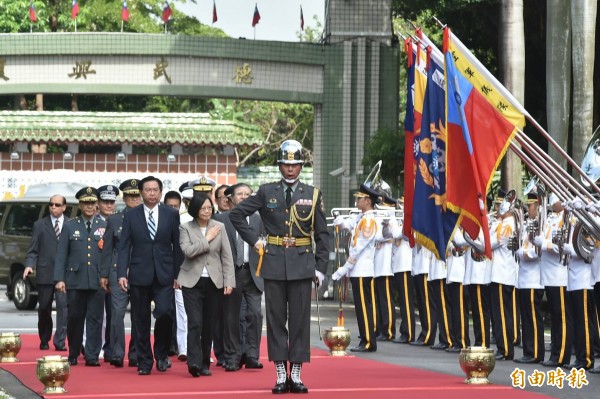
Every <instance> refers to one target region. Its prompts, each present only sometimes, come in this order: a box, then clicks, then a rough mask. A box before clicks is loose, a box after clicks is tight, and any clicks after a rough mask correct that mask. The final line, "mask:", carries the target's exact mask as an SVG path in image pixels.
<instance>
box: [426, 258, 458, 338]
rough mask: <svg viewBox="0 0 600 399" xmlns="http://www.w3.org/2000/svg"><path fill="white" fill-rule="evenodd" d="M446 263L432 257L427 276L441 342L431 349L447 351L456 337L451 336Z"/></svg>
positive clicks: (450, 312)
mask: <svg viewBox="0 0 600 399" xmlns="http://www.w3.org/2000/svg"><path fill="white" fill-rule="evenodd" d="M447 275H448V272H447V270H446V262H445V261H442V260H439V259H436V257H435V256H433V257H432V259H431V262H430V263H429V274H428V276H427V279H428V284H429V288H430V291H431V297H432V299H433V302H434V303H435V310H436V311H435V314H436V318H435V320H434V323H436V325H437V327H438V328H439V334H438V339H439V342H438V343H437V344H435V345H431V346H430V348H431V349H437V350H445V349H448V348H450V347H452V346H453V345H454V339H453V338H454V337H452V334H451V327H450V326H451V325H452V311H451V310H450V301H449V298H448V292H447V290H446V276H447Z"/></svg>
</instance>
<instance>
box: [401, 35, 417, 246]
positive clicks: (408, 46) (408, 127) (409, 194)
mask: <svg viewBox="0 0 600 399" xmlns="http://www.w3.org/2000/svg"><path fill="white" fill-rule="evenodd" d="M404 51H405V52H406V55H407V58H408V63H407V70H406V108H405V109H406V113H405V115H404V225H403V226H402V232H403V234H404V235H405V236H406V237H408V240H409V243H410V246H411V247H414V245H415V239H414V236H413V234H412V210H413V195H414V192H415V165H414V163H415V157H414V155H413V139H414V136H415V115H414V112H415V109H414V105H413V101H414V98H413V97H414V85H415V62H414V61H415V58H416V54H415V44H414V42H413V41H412V39H411V38H410V37H407V38H406V39H405V40H404Z"/></svg>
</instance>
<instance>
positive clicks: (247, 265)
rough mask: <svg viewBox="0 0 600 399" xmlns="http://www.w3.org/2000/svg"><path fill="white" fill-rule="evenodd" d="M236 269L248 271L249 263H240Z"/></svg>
mask: <svg viewBox="0 0 600 399" xmlns="http://www.w3.org/2000/svg"><path fill="white" fill-rule="evenodd" d="M236 267H237V268H238V269H249V268H250V263H248V262H246V263H242V264H241V265H239V266H236Z"/></svg>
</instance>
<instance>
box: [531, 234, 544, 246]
mask: <svg viewBox="0 0 600 399" xmlns="http://www.w3.org/2000/svg"><path fill="white" fill-rule="evenodd" d="M533 243H534V244H535V245H536V246H537V247H541V246H542V244H544V239H543V238H542V236H535V237H534V238H533Z"/></svg>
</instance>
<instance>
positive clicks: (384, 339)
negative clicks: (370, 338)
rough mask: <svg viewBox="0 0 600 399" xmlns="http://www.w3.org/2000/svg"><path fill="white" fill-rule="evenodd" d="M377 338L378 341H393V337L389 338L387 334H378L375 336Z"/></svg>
mask: <svg viewBox="0 0 600 399" xmlns="http://www.w3.org/2000/svg"><path fill="white" fill-rule="evenodd" d="M375 340H377V341H391V339H389V338H388V337H386V336H385V335H378V336H376V337H375Z"/></svg>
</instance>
